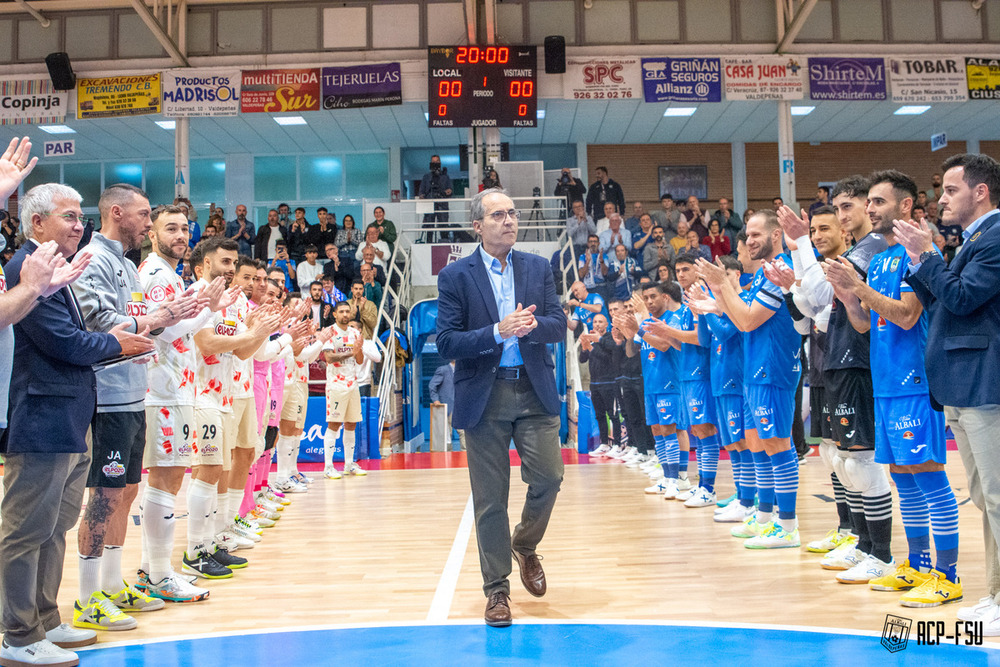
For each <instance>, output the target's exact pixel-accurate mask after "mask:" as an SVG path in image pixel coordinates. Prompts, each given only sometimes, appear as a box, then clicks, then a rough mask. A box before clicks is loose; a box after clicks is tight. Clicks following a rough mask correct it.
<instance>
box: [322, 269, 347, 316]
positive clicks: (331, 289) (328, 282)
mask: <svg viewBox="0 0 1000 667" xmlns="http://www.w3.org/2000/svg"><path fill="white" fill-rule="evenodd" d="M320 282H321V283H323V296H322V299H323V303H325V304H328V305H330V306H336V305H337V303H338V302H340V301H347V295H345V294H344V293H343V292H341V291H340V290H339V289H337V285H336V283H334V281H333V278H331V277H329V276H323V277H322V278H320ZM330 316H331V317H332V316H333V313H332V312H331V314H330Z"/></svg>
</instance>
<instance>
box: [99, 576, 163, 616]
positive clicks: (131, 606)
mask: <svg viewBox="0 0 1000 667" xmlns="http://www.w3.org/2000/svg"><path fill="white" fill-rule="evenodd" d="M122 586H123V588H122V589H121V590H120V591H118V592H117V593H115V594H114V595H108V599H109V600H111V601H112V602H113V603H114V604H115V606H116V607H118V608H119V609H121V610H122V611H156V610H157V609H163V607H165V606H166V603H165V602H164V601H163V600H161V599H160V598H154V597H150V596H149V595H146V594H145V593H143V592H142V591H140V590H139V589H138V588H136V587H135V586H133V585H132V584H130V583H128V582H127V581H125V580H124V579H122Z"/></svg>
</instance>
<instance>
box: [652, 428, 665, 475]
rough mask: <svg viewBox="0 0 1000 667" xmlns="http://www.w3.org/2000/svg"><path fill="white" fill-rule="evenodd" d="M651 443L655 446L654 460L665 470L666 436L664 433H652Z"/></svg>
mask: <svg viewBox="0 0 1000 667" xmlns="http://www.w3.org/2000/svg"><path fill="white" fill-rule="evenodd" d="M653 444H654V445H655V446H656V460H657V461H659V462H660V466H661V467H662V468H663V469H664V470H666V469H667V436H665V435H654V436H653Z"/></svg>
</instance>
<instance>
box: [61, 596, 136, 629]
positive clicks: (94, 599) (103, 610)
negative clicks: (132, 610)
mask: <svg viewBox="0 0 1000 667" xmlns="http://www.w3.org/2000/svg"><path fill="white" fill-rule="evenodd" d="M73 625H74V626H76V627H78V628H90V629H91V630H131V629H133V628H135V627H136V626H137V625H138V623H137V622H136V620H135V619H134V618H132V617H131V616H128V615H127V614H124V613H122V611H121V610H120V609H119V608H118V607H116V606H115V603H114V602H112V601H111V600H109V599H108V596H106V595H105V594H104V593H101V592H100V591H98V592H97V593H94V594H93V595H91V596H90V599H89V600H87V602H86V603H84V604H81V603H80V601H79V600H77V601H76V602H74V603H73Z"/></svg>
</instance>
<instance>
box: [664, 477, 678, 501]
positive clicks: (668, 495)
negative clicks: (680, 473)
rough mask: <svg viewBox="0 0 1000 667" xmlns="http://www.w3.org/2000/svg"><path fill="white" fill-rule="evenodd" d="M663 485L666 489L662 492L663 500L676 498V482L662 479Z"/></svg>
mask: <svg viewBox="0 0 1000 667" xmlns="http://www.w3.org/2000/svg"><path fill="white" fill-rule="evenodd" d="M663 480H664V482H663V483H664V485H665V486H666V487H667V488H666V490H665V491H664V492H663V499H664V500H673V499H674V498H676V497H677V480H676V479H669V478H666V477H664V478H663Z"/></svg>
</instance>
